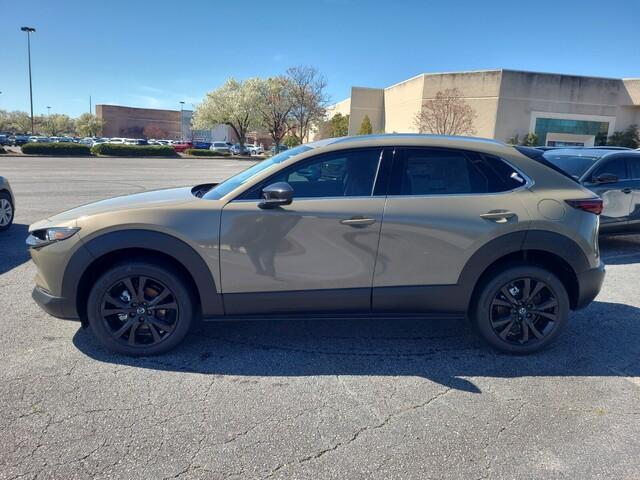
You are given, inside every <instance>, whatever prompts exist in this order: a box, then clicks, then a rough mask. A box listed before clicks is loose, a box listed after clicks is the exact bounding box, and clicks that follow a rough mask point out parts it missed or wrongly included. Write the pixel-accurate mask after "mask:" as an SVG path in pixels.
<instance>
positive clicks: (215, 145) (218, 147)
mask: <svg viewBox="0 0 640 480" xmlns="http://www.w3.org/2000/svg"><path fill="white" fill-rule="evenodd" d="M209 150H213V151H215V152H220V153H230V151H231V149H230V148H229V144H228V143H226V142H211V146H210V147H209Z"/></svg>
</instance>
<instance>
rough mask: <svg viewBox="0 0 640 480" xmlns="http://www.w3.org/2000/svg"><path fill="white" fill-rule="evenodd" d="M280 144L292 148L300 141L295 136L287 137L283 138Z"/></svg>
mask: <svg viewBox="0 0 640 480" xmlns="http://www.w3.org/2000/svg"><path fill="white" fill-rule="evenodd" d="M282 143H283V144H284V145H286V146H287V147H289V148H293V147H297V146H298V145H300V139H299V138H298V137H296V136H295V135H287V136H286V137H284V140H283V141H282Z"/></svg>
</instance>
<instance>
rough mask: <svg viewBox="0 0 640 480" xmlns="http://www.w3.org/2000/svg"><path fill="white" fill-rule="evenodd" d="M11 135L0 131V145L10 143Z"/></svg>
mask: <svg viewBox="0 0 640 480" xmlns="http://www.w3.org/2000/svg"><path fill="white" fill-rule="evenodd" d="M9 144H10V141H9V135H7V134H6V133H0V145H9Z"/></svg>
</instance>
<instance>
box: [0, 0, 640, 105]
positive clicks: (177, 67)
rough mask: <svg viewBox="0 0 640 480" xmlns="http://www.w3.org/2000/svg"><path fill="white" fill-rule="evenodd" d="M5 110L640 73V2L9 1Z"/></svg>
mask: <svg viewBox="0 0 640 480" xmlns="http://www.w3.org/2000/svg"><path fill="white" fill-rule="evenodd" d="M0 12H2V21H1V22H0V46H2V49H1V51H2V55H1V57H2V59H1V61H0V91H1V92H2V94H0V109H6V110H14V109H20V110H25V111H26V110H28V108H29V96H28V77H27V60H26V56H27V55H26V38H25V34H24V33H23V32H21V31H20V27H21V26H23V25H29V26H33V27H35V28H36V29H37V32H36V33H35V34H33V36H32V65H33V78H34V112H35V113H36V114H40V113H45V112H46V106H47V105H49V106H51V107H52V109H51V110H52V113H54V112H59V113H67V114H70V115H73V116H77V115H79V114H81V113H82V112H85V111H87V110H88V108H89V95H91V96H92V98H93V103H94V105H95V104H96V103H113V104H120V105H131V106H140V107H158V108H176V109H178V108H179V104H178V102H179V101H180V100H184V101H185V102H186V103H187V105H186V106H185V108H186V107H190V104H195V103H197V102H198V101H200V100H201V99H202V98H203V96H204V94H205V93H206V92H207V91H210V90H212V89H214V88H216V87H217V86H219V85H220V84H221V83H223V82H224V80H225V79H226V78H227V77H229V76H235V77H237V78H248V77H252V76H269V75H275V74H278V73H281V72H284V70H286V68H287V67H289V66H292V65H301V64H308V65H314V66H316V67H317V68H318V69H319V70H320V71H321V72H322V73H323V74H324V75H325V76H326V77H327V80H328V83H329V87H328V90H329V94H330V96H331V98H332V100H334V101H338V100H342V99H344V98H346V97H348V96H349V92H350V87H351V86H352V85H358V86H369V87H384V86H388V85H391V84H393V83H396V82H399V81H402V80H404V79H406V78H409V77H412V76H414V75H417V74H419V73H423V72H438V71H458V70H480V69H491V68H512V69H521V70H533V71H544V72H561V73H573V74H582V75H593V76H603V77H625V78H626V77H640V37H639V36H638V32H640V26H639V24H638V20H639V19H640V1H639V0H615V1H613V2H603V1H602V0H599V1H592V0H581V1H578V0H554V1H548V0H532V1H528V2H516V1H512V0H495V1H492V0H485V1H482V0H438V1H436V2H431V1H428V0H424V1H409V0H393V1H372V0H368V1H365V0H316V1H305V0H296V1H292V2H288V1H277V0H264V1H248V0H232V1H225V2H222V1H205V0H201V1H197V0H182V1H179V2H178V1H168V0H156V1H153V2H142V1H137V0H128V1H120V0H112V1H109V2H98V1H95V0H93V1H86V0H84V1H76V0H70V1H62V0H60V1H51V0H47V1H45V0H32V1H29V2H18V1H15V0H0Z"/></svg>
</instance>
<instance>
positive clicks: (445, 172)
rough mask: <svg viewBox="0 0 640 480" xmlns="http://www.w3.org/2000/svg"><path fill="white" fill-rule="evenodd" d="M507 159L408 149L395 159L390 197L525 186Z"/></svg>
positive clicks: (455, 151)
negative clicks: (505, 160) (506, 161)
mask: <svg viewBox="0 0 640 480" xmlns="http://www.w3.org/2000/svg"><path fill="white" fill-rule="evenodd" d="M524 182H525V181H524V179H523V178H521V177H520V176H519V175H518V173H517V172H516V171H515V170H514V169H513V168H512V167H511V166H510V165H509V164H507V163H505V162H504V161H503V160H501V159H499V158H497V157H493V156H485V155H480V154H477V153H474V152H464V151H458V150H445V149H431V148H408V149H404V150H402V151H401V153H400V155H399V156H397V157H396V159H395V160H394V167H393V173H392V180H391V188H390V192H389V194H390V195H455V194H482V193H497V192H504V191H508V190H512V189H514V188H517V187H519V186H521V185H523V184H524Z"/></svg>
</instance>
